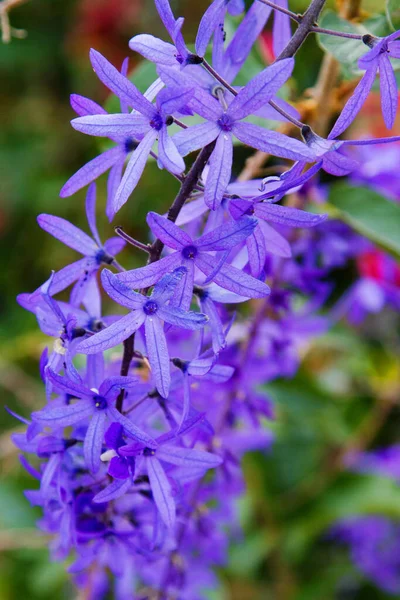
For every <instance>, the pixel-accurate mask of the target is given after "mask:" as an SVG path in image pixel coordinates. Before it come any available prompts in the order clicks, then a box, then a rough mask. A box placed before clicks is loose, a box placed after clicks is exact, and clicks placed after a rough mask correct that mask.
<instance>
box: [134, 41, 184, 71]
mask: <svg viewBox="0 0 400 600" xmlns="http://www.w3.org/2000/svg"><path fill="white" fill-rule="evenodd" d="M129 48H130V49H131V50H133V51H134V52H138V53H139V54H141V55H142V56H143V57H144V58H147V60H149V61H151V62H153V63H156V64H157V65H166V66H169V67H174V66H175V65H176V48H175V46H173V45H172V44H168V43H167V42H164V41H163V40H160V39H159V38H156V37H154V36H153V35H148V34H140V35H135V36H134V37H133V38H132V39H131V40H130V41H129Z"/></svg>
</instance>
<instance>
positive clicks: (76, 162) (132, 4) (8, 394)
mask: <svg viewBox="0 0 400 600" xmlns="http://www.w3.org/2000/svg"><path fill="white" fill-rule="evenodd" d="M171 4H172V5H173V8H174V10H175V14H179V15H180V14H183V15H184V16H185V18H186V23H185V27H186V30H185V31H186V35H187V39H189V40H190V39H194V34H195V31H196V27H197V24H198V22H199V19H200V17H201V15H202V13H203V12H204V9H205V7H206V6H207V5H208V2H207V0H197V2H193V1H192V0H180V1H178V0H176V1H175V2H171ZM307 4H308V3H307V2H300V1H297V0H291V1H290V7H291V9H292V10H294V11H301V10H302V9H304V7H305V6H307ZM363 6H365V8H366V9H368V8H370V9H374V8H376V9H377V10H378V11H379V10H382V2H381V0H370V1H369V2H366V3H363ZM11 22H12V25H13V26H14V27H20V28H24V29H25V30H26V31H27V37H26V38H25V39H22V40H19V39H13V40H12V42H11V43H10V44H7V45H4V44H3V45H0V81H1V94H0V115H1V117H0V118H1V123H0V244H1V252H0V280H1V291H2V292H1V295H0V314H1V324H0V357H1V358H0V390H1V399H2V400H1V402H2V405H3V406H4V405H7V406H9V407H10V408H12V409H13V410H15V411H17V412H18V413H20V414H22V415H24V416H25V417H28V415H29V413H30V412H31V410H32V409H34V408H36V407H38V406H41V405H42V403H43V400H44V398H43V388H42V384H41V381H40V380H39V378H38V360H39V357H40V354H41V351H42V349H43V348H44V346H45V344H46V340H45V338H44V336H43V335H42V334H41V333H40V331H39V329H38V327H37V324H36V320H35V318H34V316H33V315H32V314H30V313H27V312H25V311H24V310H23V309H22V308H20V307H19V306H18V305H17V303H16V301H15V297H16V295H17V294H18V293H20V292H30V291H33V290H34V289H35V288H36V287H37V286H38V285H40V284H41V283H43V282H44V281H45V280H46V279H47V278H48V276H49V274H50V271H51V270H52V269H55V270H58V269H60V268H61V267H63V266H64V265H65V264H66V263H67V262H69V261H70V260H75V256H76V255H75V253H74V252H73V251H72V250H69V249H67V248H66V247H64V246H63V245H62V244H60V243H58V242H56V241H55V240H54V239H53V238H51V237H50V236H47V235H46V234H45V233H44V232H42V231H41V230H40V228H39V226H38V225H37V223H36V216H37V215H38V214H39V213H41V212H48V213H54V214H57V215H59V216H62V217H64V218H67V219H69V220H70V221H72V222H73V223H75V224H77V225H80V226H82V227H83V228H84V229H85V227H86V224H85V216H84V211H83V201H84V194H85V192H84V191H82V192H79V193H78V194H76V195H75V196H73V197H71V198H67V199H60V198H59V196H58V194H59V190H60V188H61V186H62V185H63V184H64V182H65V181H66V180H67V179H68V178H69V177H70V176H71V175H72V174H73V173H74V172H75V171H76V170H77V169H78V168H79V167H80V166H81V165H83V164H84V163H85V162H87V161H88V160H90V159H91V158H93V157H94V156H95V154H96V152H97V150H98V148H97V147H96V143H97V142H96V141H95V140H94V139H93V138H89V137H86V136H83V135H81V134H79V133H77V132H75V131H74V130H73V129H72V128H71V127H70V125H69V121H70V119H71V118H73V116H74V115H73V112H72V110H71V108H70V106H69V95H70V93H72V92H76V93H79V94H82V95H84V96H88V97H90V98H93V99H94V100H96V101H97V102H100V103H102V102H104V101H105V100H106V90H105V88H104V87H103V86H101V84H100V83H99V82H98V80H97V79H96V77H95V76H94V73H93V71H92V69H91V66H90V63H89V60H88V51H89V48H91V47H94V48H96V49H97V50H99V51H100V52H102V53H103V54H105V56H107V58H108V59H109V60H111V62H113V63H114V64H116V65H119V64H120V63H121V62H122V60H123V59H124V58H125V56H127V55H129V49H128V41H129V39H130V38H131V37H132V36H133V35H135V34H137V33H141V32H144V31H145V32H148V33H153V34H154V35H160V36H164V33H163V31H162V25H161V23H160V21H159V18H158V15H157V13H156V10H155V8H154V5H153V2H152V0H112V1H110V0H64V2H59V1H56V0H53V1H51V0H50V1H49V0H30V1H29V2H27V3H26V4H23V5H21V6H20V7H18V8H16V9H15V10H13V12H12V13H11ZM138 58H139V57H134V56H132V55H131V63H130V68H131V70H133V69H135V67H136V65H135V61H138ZM321 58H322V51H321V50H320V48H319V47H318V46H317V44H316V42H315V39H310V40H308V41H307V43H306V44H305V46H304V47H303V48H302V50H301V52H300V53H299V57H298V61H297V63H296V77H297V82H298V86H299V88H300V89H299V90H298V91H302V90H303V89H305V88H307V87H309V86H311V85H312V84H313V83H314V82H315V77H316V73H317V70H318V66H319V63H320V61H321ZM368 111H369V112H368V115H367V116H368V118H369V119H370V118H371V115H372V117H373V118H374V115H375V114H376V113H377V112H378V108H377V103H376V102H375V103H374V101H373V100H372V102H371V103H370V104H369V106H368ZM241 152H242V151H241V150H240V151H239V152H238V166H237V167H236V168H237V169H240V164H241V163H242V162H243V158H245V156H246V153H245V151H244V152H243V153H242V155H241ZM104 183H105V180H101V183H100V185H99V186H98V190H99V203H100V207H101V208H103V207H104V205H105V197H104V189H105V185H104ZM175 191H176V182H175V181H174V180H173V178H171V177H170V176H168V174H165V172H163V171H159V170H158V169H157V167H156V166H155V165H154V164H150V165H148V167H147V168H146V170H145V174H144V177H143V179H142V181H141V185H140V186H139V188H138V189H137V191H136V192H135V201H134V202H130V203H128V204H127V205H126V206H125V207H124V209H123V210H122V211H121V212H120V213H119V215H118V219H117V220H118V221H120V222H121V224H122V223H123V224H124V227H125V228H126V229H127V230H128V231H129V232H130V233H131V234H133V235H135V236H136V237H137V238H138V239H144V236H145V235H146V233H145V230H144V228H143V225H144V223H145V215H146V213H147V211H148V207H149V202H150V199H151V206H152V209H153V210H156V211H157V210H159V211H161V212H162V211H163V210H165V208H166V207H167V205H168V203H169V199H170V198H171V197H173V194H174V192H175ZM98 212H99V214H101V210H99V211H98ZM115 224H118V223H115ZM99 229H100V231H101V232H102V237H103V239H106V237H108V236H109V235H110V234H111V233H112V227H111V226H110V225H109V224H108V223H107V222H106V220H105V218H104V217H103V218H102V217H100V226H99ZM132 260H133V259H132V257H131V253H129V251H125V255H124V256H123V257H121V262H123V264H127V265H129V264H132V265H133V263H132ZM124 261H125V262H124ZM355 270H356V266H355V265H348V266H347V267H346V270H345V271H343V272H340V273H338V275H337V277H338V279H337V284H338V285H341V284H342V282H343V280H345V281H346V278H347V279H351V277H352V276H353V275H354V272H355ZM343 278H344V279H343ZM398 332H399V320H398V317H396V315H395V313H394V312H393V311H392V310H391V309H390V308H387V309H385V310H384V311H382V312H381V313H379V314H377V315H373V316H371V317H369V318H368V319H367V320H366V321H364V322H363V324H362V325H360V326H358V327H347V326H346V325H345V324H343V323H342V324H340V325H338V326H336V327H335V328H334V330H332V331H330V332H329V333H328V334H325V335H324V336H323V337H322V338H318V339H317V340H316V341H315V342H314V343H313V345H312V347H311V348H310V349H309V350H308V351H307V352H306V353H305V355H304V356H303V357H302V364H301V367H300V369H299V371H298V373H297V374H296V376H295V378H294V379H293V380H290V381H289V380H282V381H280V380H277V381H276V382H274V383H273V384H272V385H270V386H268V392H269V394H270V396H271V398H272V399H273V401H274V402H275V405H276V413H277V420H276V422H275V423H274V424H273V425H272V427H273V429H274V431H275V434H276V442H275V444H274V446H273V449H272V451H271V453H270V454H269V455H268V456H261V455H252V456H248V457H247V458H246V460H245V472H246V480H247V485H248V491H247V494H246V496H245V498H244V499H243V500H242V501H241V503H240V504H241V507H240V508H241V515H242V521H243V525H244V528H245V532H246V534H245V536H244V539H241V540H238V543H237V544H236V545H235V544H234V545H233V547H232V550H231V554H230V563H229V564H228V565H227V567H226V569H223V570H222V571H221V589H220V590H216V591H215V594H213V597H214V598H220V599H222V598H233V599H234V600H236V599H237V600H243V599H248V598H249V599H253V598H254V599H260V600H261V599H265V598H273V599H276V600H285V599H286V598H296V600H314V599H330V598H338V599H340V600H350V599H356V600H358V599H363V600H369V599H371V600H373V599H377V600H379V599H384V598H389V597H399V598H400V595H398V596H396V595H395V596H393V595H389V594H388V593H386V592H384V591H382V590H380V589H378V588H377V587H375V586H374V584H373V583H372V582H370V581H368V580H367V579H366V578H364V577H363V576H362V575H361V574H360V573H359V572H357V570H356V569H355V568H354V566H353V565H352V562H351V560H350V557H349V552H348V548H347V547H346V546H343V545H337V544H336V543H335V542H334V541H333V540H332V539H331V538H330V537H329V536H328V535H327V533H326V532H327V531H328V530H329V528H330V527H331V526H332V525H333V524H334V523H335V522H336V521H337V519H340V518H344V517H347V516H352V515H370V514H378V515H383V516H385V517H388V518H390V519H392V520H395V521H397V520H400V488H399V487H398V484H397V483H396V482H395V481H393V480H392V479H388V478H385V477H379V476H372V475H365V474H364V475H363V474H357V473H350V472H347V471H346V470H345V469H343V466H342V462H341V461H340V460H339V459H338V457H340V456H343V455H344V453H345V452H347V451H350V450H352V449H357V450H358V449H360V450H364V449H368V448H371V447H380V446H388V445H391V444H394V443H395V442H396V441H398V439H399V435H398V431H399V427H400V410H399V407H398V404H397V400H398V394H399V379H400V377H399V346H398V338H397V342H396V333H398ZM0 424H1V432H0V476H1V483H0V599H1V600H14V599H17V598H18V599H19V598H29V599H30V600H35V599H40V600H47V599H50V598H51V599H61V598H66V599H70V598H74V597H75V595H74V591H73V589H72V588H71V587H70V585H69V583H68V576H67V575H66V569H65V565H64V564H57V563H52V562H50V561H49V555H48V550H47V542H48V541H47V540H46V539H45V538H44V537H43V536H42V535H40V534H39V533H38V532H37V530H36V529H35V523H36V521H37V519H38V518H39V516H40V515H39V513H38V512H37V511H35V509H32V508H31V507H30V506H29V504H28V502H27V501H26V499H25V498H24V496H23V489H24V488H27V487H30V486H31V485H32V482H31V481H30V478H29V476H28V475H26V474H25V473H24V471H23V469H22V467H21V466H20V464H19V462H18V453H17V451H16V449H15V448H14V447H13V445H12V443H11V441H10V438H9V435H10V432H11V431H16V430H18V425H16V422H15V420H14V419H13V418H12V417H11V416H9V415H8V414H7V413H6V412H5V411H4V410H2V411H1V416H0Z"/></svg>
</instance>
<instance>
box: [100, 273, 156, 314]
mask: <svg viewBox="0 0 400 600" xmlns="http://www.w3.org/2000/svg"><path fill="white" fill-rule="evenodd" d="M101 282H102V284H103V288H104V291H105V292H107V294H108V295H109V296H110V298H112V299H113V300H114V301H115V302H118V304H121V305H122V306H126V308H130V309H131V310H139V309H141V308H142V306H143V304H144V302H145V298H144V296H143V295H142V294H138V293H137V292H134V291H133V290H131V289H130V288H129V287H128V286H127V285H126V284H125V283H123V282H122V281H120V279H118V277H117V276H116V275H114V273H112V272H111V271H109V270H108V269H103V271H102V273H101Z"/></svg>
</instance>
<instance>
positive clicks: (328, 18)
mask: <svg viewBox="0 0 400 600" xmlns="http://www.w3.org/2000/svg"><path fill="white" fill-rule="evenodd" d="M319 26H320V27H323V28H324V29H333V30H334V31H343V32H344V33H353V34H356V35H362V34H363V33H366V32H365V31H364V30H363V28H362V27H360V26H359V25H354V24H353V23H350V22H349V21H346V20H345V19H342V18H341V17H339V15H338V14H337V13H335V12H333V11H332V10H327V11H326V12H325V13H324V14H323V15H322V18H321V19H320V21H319ZM317 39H318V43H319V44H320V46H321V47H322V49H323V50H325V51H326V52H329V54H332V55H333V56H334V57H335V58H336V59H337V60H338V61H339V62H340V63H343V64H345V65H352V64H354V65H356V63H357V61H358V59H359V58H360V57H361V56H362V55H363V54H365V53H366V52H367V50H368V48H367V47H366V46H365V45H364V44H363V43H362V42H360V41H359V40H351V39H346V38H342V37H336V36H333V35H325V34H318V35H317Z"/></svg>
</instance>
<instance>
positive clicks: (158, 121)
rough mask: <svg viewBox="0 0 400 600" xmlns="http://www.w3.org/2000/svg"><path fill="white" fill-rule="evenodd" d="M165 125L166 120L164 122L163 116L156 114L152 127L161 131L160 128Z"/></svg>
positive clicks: (151, 123)
mask: <svg viewBox="0 0 400 600" xmlns="http://www.w3.org/2000/svg"><path fill="white" fill-rule="evenodd" d="M163 125H164V122H163V119H162V116H161V115H159V114H158V113H157V114H156V115H154V117H153V118H152V119H151V121H150V127H152V128H153V129H155V130H156V131H160V129H162V126H163Z"/></svg>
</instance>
